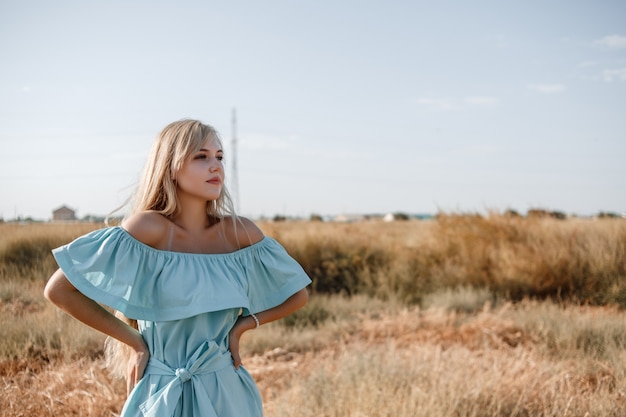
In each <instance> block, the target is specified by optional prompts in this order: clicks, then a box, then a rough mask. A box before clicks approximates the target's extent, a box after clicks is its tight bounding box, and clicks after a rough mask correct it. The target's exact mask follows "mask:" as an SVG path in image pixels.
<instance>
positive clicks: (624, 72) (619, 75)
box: [602, 68, 626, 83]
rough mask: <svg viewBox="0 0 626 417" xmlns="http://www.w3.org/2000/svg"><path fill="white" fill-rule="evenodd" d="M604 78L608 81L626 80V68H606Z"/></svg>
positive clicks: (603, 72)
mask: <svg viewBox="0 0 626 417" xmlns="http://www.w3.org/2000/svg"><path fill="white" fill-rule="evenodd" d="M602 79H603V80H604V81H605V82H607V83H611V82H613V81H620V82H626V68H619V69H608V70H604V71H602Z"/></svg>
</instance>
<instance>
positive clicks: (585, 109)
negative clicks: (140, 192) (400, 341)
mask: <svg viewBox="0 0 626 417" xmlns="http://www.w3.org/2000/svg"><path fill="white" fill-rule="evenodd" d="M0 57H1V58H0V59H1V61H0V62H1V64H0V218H4V219H5V220H8V219H13V218H16V217H18V216H19V217H22V218H24V217H32V218H35V219H41V220H47V219H50V218H51V213H52V210H54V209H56V208H58V207H60V206H63V205H66V206H68V207H70V208H73V209H75V210H76V211H77V215H78V216H79V217H83V216H87V215H104V214H107V213H109V212H110V211H111V210H113V209H115V208H116V207H118V206H119V205H121V204H123V203H124V201H126V199H127V198H128V196H129V195H130V194H131V193H132V191H133V189H134V186H135V184H136V183H137V180H138V178H139V175H140V172H141V170H142V168H143V165H144V163H145V161H146V157H147V154H148V152H149V149H150V146H151V144H152V142H153V140H154V138H155V137H156V135H157V134H158V133H159V131H160V130H161V129H162V128H163V127H164V126H165V125H167V124H168V123H170V122H172V121H175V120H179V119H182V118H194V119H199V120H201V121H203V122H205V123H208V124H211V125H213V126H214V127H215V128H216V129H217V130H218V131H219V132H220V135H221V138H222V141H223V143H224V149H225V152H226V155H225V161H226V167H227V169H226V171H227V173H226V175H227V177H228V181H229V186H230V188H231V190H232V191H234V194H235V196H237V197H238V198H237V206H238V208H239V212H240V214H242V215H246V216H249V217H252V218H258V217H261V216H265V217H273V216H275V215H277V214H280V215H287V216H300V217H308V216H310V215H311V214H319V215H323V216H331V215H336V214H374V213H381V214H384V213H388V212H404V213H413V214H418V213H419V214H427V213H430V214H432V213H436V212H440V211H444V212H463V213H464V212H472V213H473V212H485V211H504V210H506V209H513V210H516V211H518V212H520V213H525V212H526V211H527V210H528V209H531V208H544V209H547V210H558V211H562V212H565V213H567V214H577V215H592V214H596V213H599V212H601V211H604V212H615V213H626V1H622V0H619V1H611V0H548V1H546V0H541V1H537V0H526V1H481V0H477V1H472V2H469V1H450V0H442V1H419V0H414V1H399V0H397V1H369V0H361V1H352V0H345V1H342V0H334V1H328V0H317V1H279V0H266V1H244V0H242V1H237V0H234V1H228V2H223V1H220V2H217V1H209V0H204V1H192V0H177V1H162V0H152V1H147V0H134V1H120V0H111V1H100V2H93V1H89V2H88V1H67V0H59V1H54V2H50V1H43V0H39V1H35V0H14V1H7V0H0ZM234 112H236V118H237V123H236V129H233V123H232V117H233V113H234ZM233 137H236V138H237V142H236V143H237V145H236V147H235V146H233ZM233 163H234V164H235V165H236V166H237V170H236V171H237V172H236V173H235V172H234V170H233ZM235 179H236V181H235Z"/></svg>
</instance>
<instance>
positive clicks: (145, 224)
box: [122, 211, 170, 248]
mask: <svg viewBox="0 0 626 417" xmlns="http://www.w3.org/2000/svg"><path fill="white" fill-rule="evenodd" d="M169 224H170V221H169V220H167V219H166V218H165V217H163V216H162V215H161V214H160V213H157V212H155V211H142V212H139V213H135V214H133V215H132V216H130V217H128V218H126V219H125V220H124V221H123V222H122V228H124V230H126V231H127V232H128V233H129V234H130V235H131V236H132V237H134V238H135V239H137V240H139V241H140V242H143V243H145V244H146V245H149V246H152V247H154V248H158V247H160V246H161V243H162V242H163V240H164V239H166V235H167V231H168V229H169Z"/></svg>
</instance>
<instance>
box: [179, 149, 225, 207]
mask: <svg viewBox="0 0 626 417" xmlns="http://www.w3.org/2000/svg"><path fill="white" fill-rule="evenodd" d="M223 155H224V152H223V150H222V147H221V145H220V143H219V141H218V140H217V139H216V138H214V137H210V138H208V139H207V140H206V141H205V142H204V144H203V145H202V146H201V147H200V149H199V150H198V151H196V152H194V153H192V154H191V156H190V157H189V158H188V159H187V160H186V161H185V162H184V163H183V166H182V167H181V168H180V170H179V171H178V172H177V173H176V189H177V193H178V196H179V198H181V197H182V198H185V199H188V198H192V199H200V200H202V201H204V202H206V201H210V200H217V199H218V198H219V196H220V194H221V192H222V187H223V185H224V164H223V163H222V159H223Z"/></svg>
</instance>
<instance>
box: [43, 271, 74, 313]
mask: <svg viewBox="0 0 626 417" xmlns="http://www.w3.org/2000/svg"><path fill="white" fill-rule="evenodd" d="M69 286H71V284H70V283H69V281H68V280H67V278H66V277H65V275H64V274H63V272H62V271H61V270H60V269H58V270H57V271H56V272H55V273H54V274H52V276H51V277H50V279H49V280H48V282H47V283H46V286H45V288H44V289H43V296H44V297H45V298H46V300H48V301H50V302H51V303H52V304H56V305H58V304H61V303H62V302H63V298H64V294H66V293H67V290H68V289H69Z"/></svg>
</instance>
